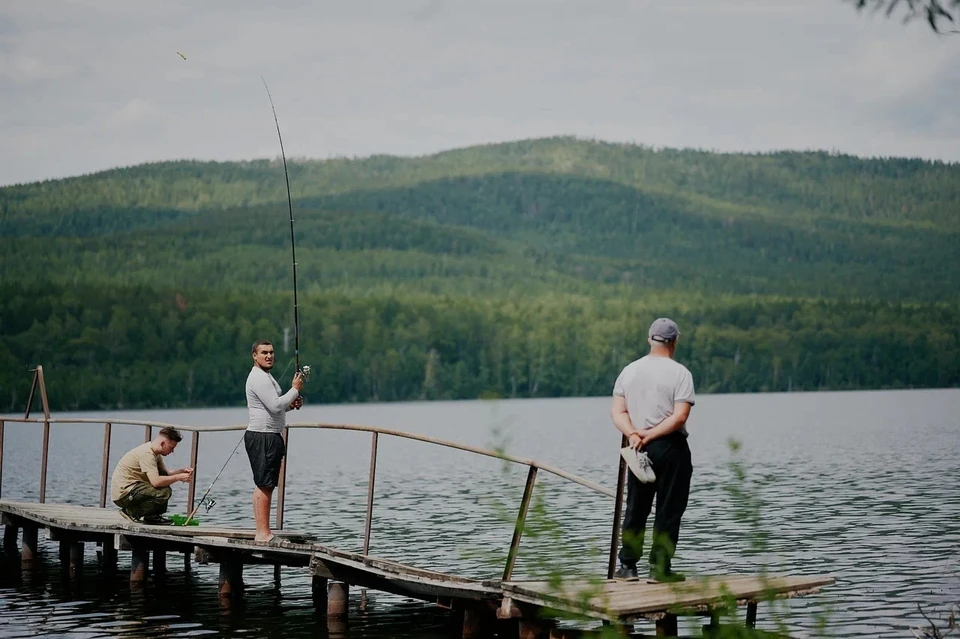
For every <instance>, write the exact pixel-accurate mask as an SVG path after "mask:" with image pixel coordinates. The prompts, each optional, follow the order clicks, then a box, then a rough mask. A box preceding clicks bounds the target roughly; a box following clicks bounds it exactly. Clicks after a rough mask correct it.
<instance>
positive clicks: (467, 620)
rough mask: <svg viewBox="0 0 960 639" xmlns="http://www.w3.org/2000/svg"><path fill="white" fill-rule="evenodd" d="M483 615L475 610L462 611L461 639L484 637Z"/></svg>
mask: <svg viewBox="0 0 960 639" xmlns="http://www.w3.org/2000/svg"><path fill="white" fill-rule="evenodd" d="M484 621H486V619H485V618H484V615H483V614H482V613H481V612H480V611H479V610H477V609H476V608H466V609H464V611H463V628H462V631H461V634H462V636H463V639H477V637H484V636H486V633H485V632H484V630H485V627H484V626H485V624H484Z"/></svg>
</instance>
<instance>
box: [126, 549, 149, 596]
mask: <svg viewBox="0 0 960 639" xmlns="http://www.w3.org/2000/svg"><path fill="white" fill-rule="evenodd" d="M149 562H150V551H149V550H146V549H144V548H134V549H133V550H132V551H131V553H130V586H131V587H132V588H137V587H140V586H142V585H143V584H144V582H145V581H146V580H147V564H148V563H149Z"/></svg>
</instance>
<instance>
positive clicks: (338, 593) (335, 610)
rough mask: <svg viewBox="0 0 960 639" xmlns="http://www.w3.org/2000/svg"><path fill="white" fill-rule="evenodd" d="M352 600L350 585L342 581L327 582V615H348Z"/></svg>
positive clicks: (333, 616) (335, 617)
mask: <svg viewBox="0 0 960 639" xmlns="http://www.w3.org/2000/svg"><path fill="white" fill-rule="evenodd" d="M349 601H350V586H349V585H348V584H346V583H344V582H342V581H330V582H328V583H327V617H328V618H332V619H343V618H344V617H346V616H347V606H348V604H349Z"/></svg>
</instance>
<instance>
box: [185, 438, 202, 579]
mask: <svg viewBox="0 0 960 639" xmlns="http://www.w3.org/2000/svg"><path fill="white" fill-rule="evenodd" d="M199 451H200V433H198V432H197V431H193V435H192V436H191V438H190V468H192V469H193V477H191V478H190V485H189V487H188V488H187V514H188V515H189V514H190V513H192V512H193V502H194V500H195V499H196V497H197V454H198V452H199ZM188 561H189V559H188Z"/></svg>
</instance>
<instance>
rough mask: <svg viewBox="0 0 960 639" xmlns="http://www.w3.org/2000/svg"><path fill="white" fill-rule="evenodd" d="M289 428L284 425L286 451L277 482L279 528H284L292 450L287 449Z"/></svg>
mask: <svg viewBox="0 0 960 639" xmlns="http://www.w3.org/2000/svg"><path fill="white" fill-rule="evenodd" d="M289 430H290V429H289V428H287V427H286V426H284V427H283V448H284V451H285V453H284V455H283V461H281V462H280V481H279V482H277V484H278V485H277V526H276V528H277V530H283V497H284V495H285V494H286V490H287V486H286V484H287V458H288V457H289V456H290V451H289V450H288V449H287V442H288V441H289V439H290V436H289V434H288V431H289Z"/></svg>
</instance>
